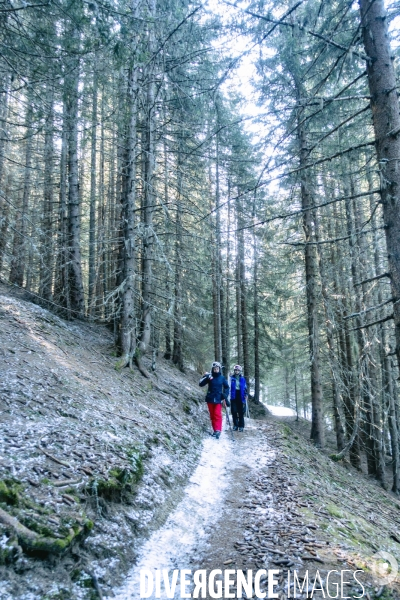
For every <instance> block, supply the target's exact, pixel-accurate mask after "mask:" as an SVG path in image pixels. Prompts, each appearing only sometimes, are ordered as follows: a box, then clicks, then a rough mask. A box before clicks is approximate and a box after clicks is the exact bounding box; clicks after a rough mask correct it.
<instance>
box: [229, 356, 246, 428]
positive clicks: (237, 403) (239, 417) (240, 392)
mask: <svg viewBox="0 0 400 600" xmlns="http://www.w3.org/2000/svg"><path fill="white" fill-rule="evenodd" d="M246 401H247V384H246V379H245V378H244V377H243V375H242V367H241V366H240V365H235V366H234V367H233V375H231V413H232V418H233V431H238V430H239V431H243V429H244V413H245V409H246Z"/></svg>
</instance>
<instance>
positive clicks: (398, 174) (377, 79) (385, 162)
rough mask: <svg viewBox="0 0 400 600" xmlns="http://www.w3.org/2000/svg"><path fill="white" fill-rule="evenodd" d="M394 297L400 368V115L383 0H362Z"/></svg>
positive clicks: (363, 27) (364, 38) (362, 16)
mask: <svg viewBox="0 0 400 600" xmlns="http://www.w3.org/2000/svg"><path fill="white" fill-rule="evenodd" d="M359 4H360V13H361V28H362V35H363V40H364V47H365V51H366V54H367V56H368V60H367V74H368V85H369V90H370V95H371V109H372V120H373V126H374V132H375V142H376V151H377V155H378V163H379V168H380V171H381V182H382V185H381V198H382V208H383V219H384V223H385V235H386V245H387V252H388V262H389V272H390V281H391V290H392V298H393V315H394V325H395V335H396V355H397V363H398V366H399V368H400V201H399V200H400V169H399V157H400V114H399V100H398V96H397V83H396V73H395V69H394V65H393V56H392V52H391V48H390V42H389V34H388V24H387V14H386V10H385V5H384V2H383V0H372V1H371V0H359Z"/></svg>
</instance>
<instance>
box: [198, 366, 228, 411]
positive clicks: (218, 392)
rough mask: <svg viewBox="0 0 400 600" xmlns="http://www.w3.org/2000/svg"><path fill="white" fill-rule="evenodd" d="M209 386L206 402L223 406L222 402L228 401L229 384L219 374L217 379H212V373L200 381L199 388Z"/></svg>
mask: <svg viewBox="0 0 400 600" xmlns="http://www.w3.org/2000/svg"><path fill="white" fill-rule="evenodd" d="M207 384H208V391H207V395H206V402H210V403H211V404H222V400H226V399H227V398H228V395H229V383H228V382H227V380H226V379H225V377H224V376H223V375H222V373H219V374H218V375H217V376H216V377H215V376H213V377H211V375H210V373H206V374H205V375H203V377H202V378H201V379H200V381H199V386H200V387H204V386H205V385H207Z"/></svg>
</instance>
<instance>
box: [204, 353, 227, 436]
mask: <svg viewBox="0 0 400 600" xmlns="http://www.w3.org/2000/svg"><path fill="white" fill-rule="evenodd" d="M207 384H208V391H207V395H206V402H207V406H208V410H209V413H210V419H211V425H212V428H213V431H214V433H213V436H214V437H215V438H217V440H218V439H219V436H220V435H221V430H222V403H223V402H225V403H226V404H227V406H230V402H229V400H228V395H229V383H228V382H227V380H226V379H225V377H224V376H223V375H222V373H221V363H219V362H213V364H212V367H211V373H204V375H203V377H202V378H201V379H200V381H199V386H200V387H204V386H205V385H207Z"/></svg>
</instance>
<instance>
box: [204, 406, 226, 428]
mask: <svg viewBox="0 0 400 600" xmlns="http://www.w3.org/2000/svg"><path fill="white" fill-rule="evenodd" d="M207 406H208V410H209V413H210V419H211V425H212V428H213V429H214V431H222V404H213V403H212V402H207Z"/></svg>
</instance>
